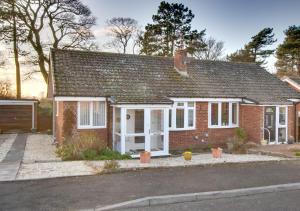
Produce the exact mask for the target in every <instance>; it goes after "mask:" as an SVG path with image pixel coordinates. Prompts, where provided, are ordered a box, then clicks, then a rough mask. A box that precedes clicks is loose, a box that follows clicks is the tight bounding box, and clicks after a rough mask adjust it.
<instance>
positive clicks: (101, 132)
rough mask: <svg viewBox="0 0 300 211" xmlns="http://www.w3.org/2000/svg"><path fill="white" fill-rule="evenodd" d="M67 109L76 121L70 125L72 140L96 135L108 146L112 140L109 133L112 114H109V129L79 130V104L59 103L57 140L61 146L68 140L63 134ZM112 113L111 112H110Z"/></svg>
mask: <svg viewBox="0 0 300 211" xmlns="http://www.w3.org/2000/svg"><path fill="white" fill-rule="evenodd" d="M66 109H69V110H70V111H71V112H72V114H73V117H74V119H75V121H74V123H73V124H72V125H70V127H71V128H70V129H71V131H72V138H77V137H79V136H80V135H84V134H87V133H89V134H90V133H94V134H95V135H96V136H97V137H98V138H99V139H100V140H102V141H104V142H106V144H107V145H108V140H110V136H111V135H109V133H108V131H109V130H110V128H111V126H110V125H111V123H110V122H111V120H110V117H111V115H110V114H107V119H108V123H107V125H108V127H107V128H99V129H78V128H77V102H59V108H58V116H56V132H55V133H56V140H57V141H58V142H59V143H60V144H61V143H62V142H63V140H64V139H65V138H66V137H65V135H64V132H63V127H64V122H66V121H67V120H66V118H65V116H64V111H66ZM108 113H110V112H108Z"/></svg>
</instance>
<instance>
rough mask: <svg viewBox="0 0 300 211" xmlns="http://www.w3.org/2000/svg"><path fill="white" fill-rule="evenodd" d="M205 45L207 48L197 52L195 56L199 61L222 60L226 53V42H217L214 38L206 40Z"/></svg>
mask: <svg viewBox="0 0 300 211" xmlns="http://www.w3.org/2000/svg"><path fill="white" fill-rule="evenodd" d="M204 43H205V44H206V47H205V48H204V49H203V50H201V51H197V52H196V53H195V54H194V56H195V57H196V58H198V59H202V60H214V61H215V60H221V59H222V56H223V51H224V42H223V41H217V40H216V39H215V38H213V37H209V38H208V39H204Z"/></svg>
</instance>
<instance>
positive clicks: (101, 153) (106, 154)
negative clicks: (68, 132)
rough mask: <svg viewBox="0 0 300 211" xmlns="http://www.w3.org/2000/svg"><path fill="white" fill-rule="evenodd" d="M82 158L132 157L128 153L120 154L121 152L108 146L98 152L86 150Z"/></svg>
mask: <svg viewBox="0 0 300 211" xmlns="http://www.w3.org/2000/svg"><path fill="white" fill-rule="evenodd" d="M83 155H84V157H83V159H84V160H129V159H132V157H131V156H130V155H129V154H124V155H122V154H121V153H119V152H117V151H113V150H111V149H109V148H105V149H102V150H100V151H99V152H96V154H95V152H94V151H91V150H87V151H85V152H84V153H83Z"/></svg>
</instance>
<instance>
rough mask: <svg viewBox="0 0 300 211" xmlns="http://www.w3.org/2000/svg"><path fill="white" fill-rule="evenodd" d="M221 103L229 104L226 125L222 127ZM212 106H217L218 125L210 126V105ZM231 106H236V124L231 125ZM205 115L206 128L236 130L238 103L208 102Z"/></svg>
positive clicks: (237, 124)
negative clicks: (206, 120)
mask: <svg viewBox="0 0 300 211" xmlns="http://www.w3.org/2000/svg"><path fill="white" fill-rule="evenodd" d="M222 103H229V114H228V115H229V118H228V125H222ZM212 104H218V124H217V125H212V119H211V105H212ZM232 104H236V105H237V116H236V118H237V121H236V124H233V123H232ZM207 113H208V128H236V127H239V103H237V102H209V103H208V112H207Z"/></svg>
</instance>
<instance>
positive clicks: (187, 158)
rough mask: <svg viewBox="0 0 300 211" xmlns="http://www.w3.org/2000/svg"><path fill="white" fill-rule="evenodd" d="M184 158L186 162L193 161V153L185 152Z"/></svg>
mask: <svg viewBox="0 0 300 211" xmlns="http://www.w3.org/2000/svg"><path fill="white" fill-rule="evenodd" d="M183 157H184V159H185V160H192V152H189V151H186V152H184V153H183Z"/></svg>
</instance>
